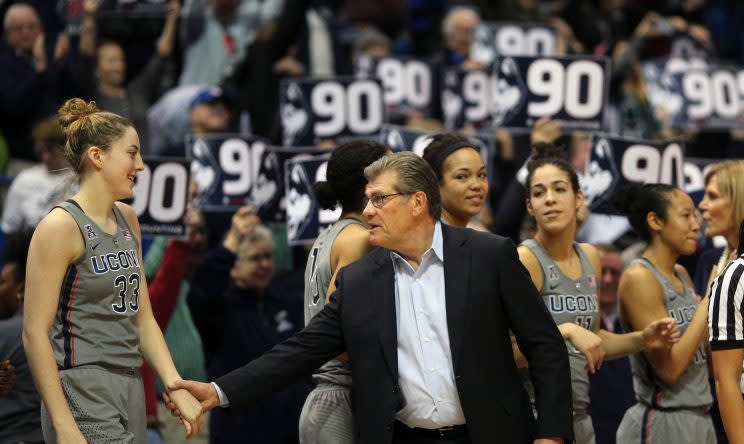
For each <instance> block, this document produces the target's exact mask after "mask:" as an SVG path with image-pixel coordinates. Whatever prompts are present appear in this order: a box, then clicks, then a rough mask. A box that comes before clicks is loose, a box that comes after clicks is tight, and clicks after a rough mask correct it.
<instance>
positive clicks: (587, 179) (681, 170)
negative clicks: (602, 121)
mask: <svg viewBox="0 0 744 444" xmlns="http://www.w3.org/2000/svg"><path fill="white" fill-rule="evenodd" d="M580 179H581V189H582V190H583V191H584V196H585V198H586V204H587V205H588V206H589V208H590V209H591V210H592V211H593V212H596V213H615V212H616V211H615V210H614V209H613V208H612V205H611V204H610V197H611V196H612V193H613V192H614V191H615V190H617V189H619V188H621V187H623V186H624V185H627V184H629V183H632V182H638V183H668V184H673V185H676V186H678V187H680V188H682V189H684V185H685V183H686V182H685V146H684V142H683V141H666V142H652V141H639V140H631V139H622V138H619V137H612V136H607V135H603V134H594V135H593V136H592V142H591V153H590V155H589V161H588V163H587V165H586V168H585V171H584V174H582V175H581V176H580Z"/></svg>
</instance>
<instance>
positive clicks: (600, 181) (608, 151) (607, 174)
mask: <svg viewBox="0 0 744 444" xmlns="http://www.w3.org/2000/svg"><path fill="white" fill-rule="evenodd" d="M580 179H581V189H582V191H583V192H584V198H585V200H586V204H587V206H588V207H589V208H590V209H595V208H597V206H599V204H600V203H602V202H604V201H605V200H607V198H608V197H609V195H610V193H611V192H612V190H614V189H615V185H616V184H617V182H618V180H620V173H619V172H618V170H617V166H616V165H615V157H614V153H613V150H612V144H611V143H610V141H609V140H607V139H606V138H604V137H597V136H594V143H593V145H592V151H591V153H590V155H589V163H588V164H587V166H586V171H585V172H584V175H583V176H581V177H580Z"/></svg>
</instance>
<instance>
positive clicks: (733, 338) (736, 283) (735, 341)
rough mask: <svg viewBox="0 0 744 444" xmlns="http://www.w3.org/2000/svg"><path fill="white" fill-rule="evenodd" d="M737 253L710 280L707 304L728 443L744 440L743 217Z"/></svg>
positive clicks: (714, 369) (714, 366) (716, 376)
mask: <svg viewBox="0 0 744 444" xmlns="http://www.w3.org/2000/svg"><path fill="white" fill-rule="evenodd" d="M737 252H738V254H739V257H738V258H737V259H735V260H733V261H732V262H730V263H729V264H728V265H727V266H726V267H725V268H724V269H723V271H722V272H721V273H720V274H719V275H718V276H717V277H716V278H715V280H714V281H713V285H712V286H711V295H710V304H709V306H708V327H709V330H710V348H711V351H712V357H713V371H714V374H715V378H716V393H717V394H718V404H719V407H720V410H721V417H722V419H723V426H724V428H725V429H726V436H727V437H728V440H729V442H730V443H731V444H741V443H744V398H742V392H741V388H740V385H739V384H740V381H741V374H742V362H743V361H744V301H743V300H742V298H743V297H744V277H743V276H742V275H744V254H742V253H744V220H743V221H742V223H741V225H740V226H739V247H738V249H737Z"/></svg>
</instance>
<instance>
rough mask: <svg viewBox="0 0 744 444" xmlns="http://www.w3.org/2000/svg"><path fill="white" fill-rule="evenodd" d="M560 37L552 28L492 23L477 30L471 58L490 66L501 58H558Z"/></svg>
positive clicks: (474, 31) (523, 24)
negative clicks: (557, 51)
mask: <svg viewBox="0 0 744 444" xmlns="http://www.w3.org/2000/svg"><path fill="white" fill-rule="evenodd" d="M556 46H557V36H556V33H555V29H553V28H552V27H550V26H545V25H538V24H528V23H510V22H490V23H483V24H481V25H478V26H476V27H475V29H474V30H473V43H472V45H471V48H470V57H471V58H472V59H474V60H477V61H479V62H481V63H482V64H483V65H490V64H491V63H493V62H494V61H495V60H496V58H497V57H499V56H530V57H536V56H554V55H556Z"/></svg>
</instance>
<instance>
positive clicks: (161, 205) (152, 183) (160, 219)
mask: <svg viewBox="0 0 744 444" xmlns="http://www.w3.org/2000/svg"><path fill="white" fill-rule="evenodd" d="M143 160H144V162H145V169H144V170H143V171H141V172H140V173H138V174H137V181H136V184H135V186H134V190H133V197H132V200H131V202H130V205H132V208H134V211H135V213H137V219H138V220H139V224H140V229H141V230H142V235H144V236H148V235H152V236H156V235H166V236H183V235H184V233H185V229H184V225H183V216H184V214H185V212H186V203H187V201H188V194H189V193H188V192H189V180H190V177H189V176H190V174H189V164H188V161H187V160H186V159H168V158H162V157H160V158H159V157H149V158H144V159H143Z"/></svg>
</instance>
